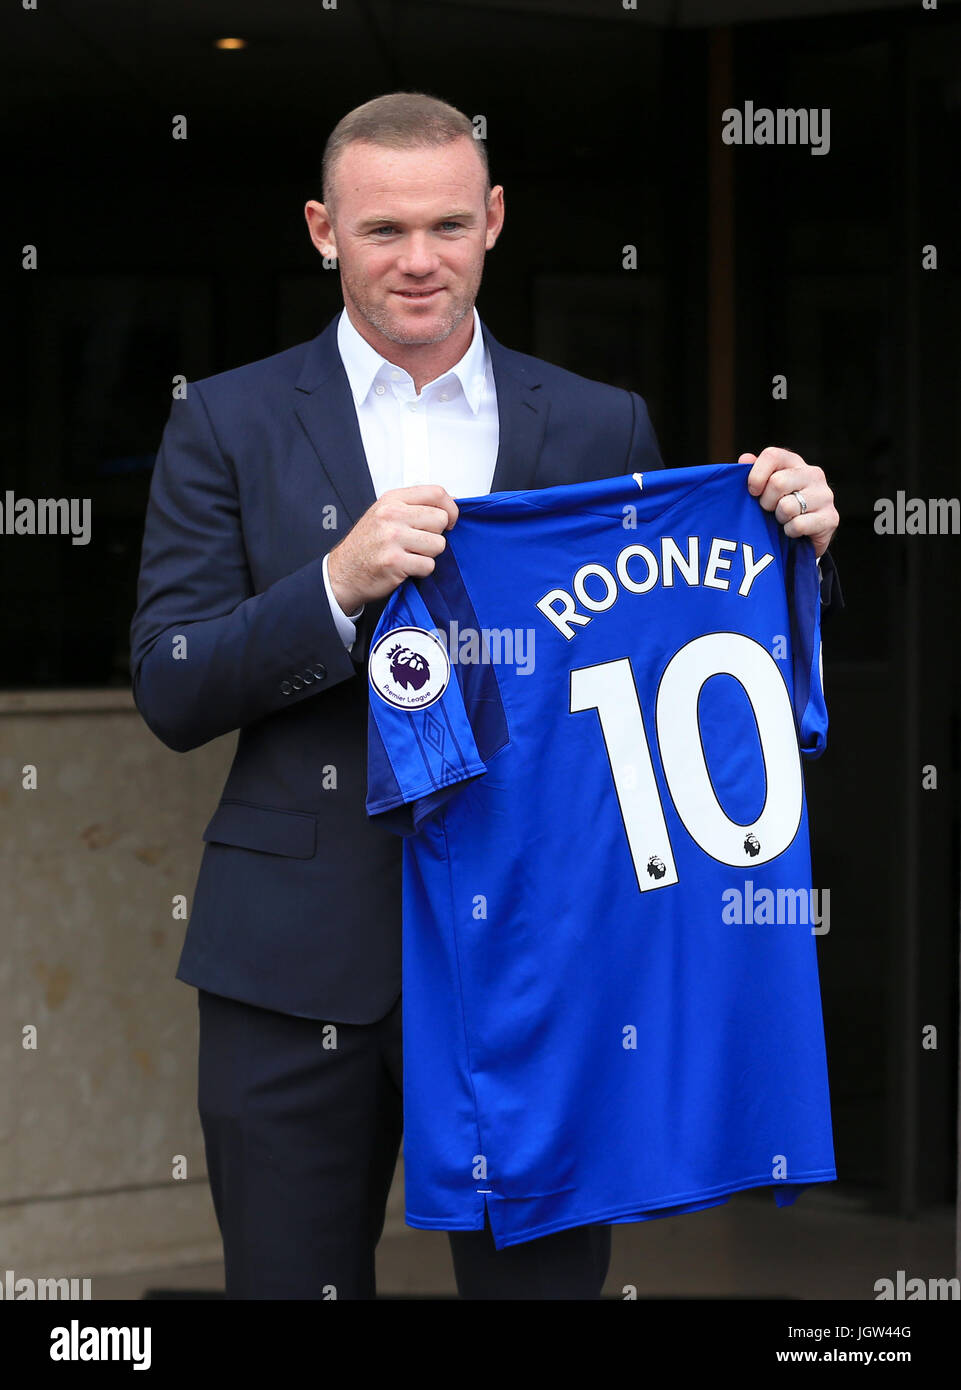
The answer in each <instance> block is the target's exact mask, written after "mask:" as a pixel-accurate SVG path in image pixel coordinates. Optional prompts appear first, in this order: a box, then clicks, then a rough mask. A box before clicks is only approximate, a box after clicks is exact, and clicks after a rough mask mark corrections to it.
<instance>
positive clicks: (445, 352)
mask: <svg viewBox="0 0 961 1390" xmlns="http://www.w3.org/2000/svg"><path fill="white" fill-rule="evenodd" d="M344 308H345V310H346V311H347V317H348V318H349V319H350V321H351V323H352V324H353V326H354V328H356V330H357V332H358V333H359V334H360V336H361V337H362V338H363V339H364V341H365V342H367V343H369V344H370V346H371V347H372V348H373V349H374V351H375V352H379V353H380V355H381V357H386V359H387V361H388V362H390V364H391V365H392V366H394V367H401V368H402V369H403V370H404V371H405V372H409V374H410V376H411V377H412V379H413V382H414V390H415V391H416V392H417V394H418V395H420V393H421V391H422V390H423V389H424V387H425V386H429V385H430V383H431V382H432V381H436V380H437V378H438V377H439V376H443V375H444V373H445V372H449V371H450V369H451V367H453V366H455V365H456V364H457V363H458V362H459V361H460V360H461V358H462V357H463V356H464V353H465V352H466V351H467V349H468V348H469V347H470V345H471V340H472V338H473V336H474V314H473V311H471V313H469V314H466V315H465V316H464V318H463V319H462V320H461V322H460V323H459V324H458V325H457V327H456V328H455V329H454V331H453V333H451V334H450V336H449V337H447V338H445V339H444V340H443V341H442V342H440V343H395V342H392V341H391V339H390V338H385V337H384V336H383V334H381V333H378V332H377V329H376V328H374V327H372V325H371V324H369V323H368V322H367V321H366V320H365V319H357V318H355V317H354V315H353V314H352V313H351V311H350V306H349V305H347V304H345V305H344Z"/></svg>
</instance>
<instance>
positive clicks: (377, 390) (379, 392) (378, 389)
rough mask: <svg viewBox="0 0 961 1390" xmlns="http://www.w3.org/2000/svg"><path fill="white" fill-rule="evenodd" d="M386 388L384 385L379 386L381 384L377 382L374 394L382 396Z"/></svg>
mask: <svg viewBox="0 0 961 1390" xmlns="http://www.w3.org/2000/svg"><path fill="white" fill-rule="evenodd" d="M386 390H387V387H386V386H381V385H379V384H378V385H377V386H375V387H374V394H375V395H377V396H382V395H383V394H384V392H385V391H386Z"/></svg>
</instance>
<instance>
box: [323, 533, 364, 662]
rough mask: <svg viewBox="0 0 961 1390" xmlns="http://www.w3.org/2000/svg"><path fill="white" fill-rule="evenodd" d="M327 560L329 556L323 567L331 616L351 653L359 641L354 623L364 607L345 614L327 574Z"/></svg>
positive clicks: (338, 633)
mask: <svg viewBox="0 0 961 1390" xmlns="http://www.w3.org/2000/svg"><path fill="white" fill-rule="evenodd" d="M327 559H328V556H326V555H325V556H324V562H323V565H322V570H323V575H324V590H325V592H326V594H327V602H328V603H329V604H330V614H331V617H332V618H333V620H334V627H335V628H336V629H337V635H338V636H339V637H340V640H341V641H342V642H343V644H344V646H345V647H346V648H347V650H348V651H350V649H351V647H352V646H353V645H354V642H355V641H356V640H357V629H356V627H355V626H354V623H355V622H356V621H357V619H358V618H359V617H360V615H361V613H363V611H364V605H363V604H361V606H360V607H359V608H358V609H357V612H356V613H350V614H348V613H345V612H344V610H343V609H342V608H341V606H340V604H339V603H338V602H337V599H336V598H335V597H334V591H333V589H332V588H331V584H330V575H329V574H328V573H327Z"/></svg>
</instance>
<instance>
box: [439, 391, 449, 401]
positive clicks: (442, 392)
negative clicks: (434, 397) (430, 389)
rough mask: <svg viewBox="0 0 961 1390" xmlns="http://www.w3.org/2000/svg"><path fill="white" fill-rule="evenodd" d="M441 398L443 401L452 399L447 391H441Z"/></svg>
mask: <svg viewBox="0 0 961 1390" xmlns="http://www.w3.org/2000/svg"><path fill="white" fill-rule="evenodd" d="M440 398H441V400H442V401H448V400H450V397H449V396H448V394H447V392H446V391H441V393H440Z"/></svg>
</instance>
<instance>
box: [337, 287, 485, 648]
mask: <svg viewBox="0 0 961 1390" xmlns="http://www.w3.org/2000/svg"><path fill="white" fill-rule="evenodd" d="M337 347H338V350H339V352H340V356H341V361H342V362H343V364H344V370H345V371H346V373H347V380H348V382H349V383H350V391H351V395H352V396H353V398H354V406H355V408H356V410H357V422H358V424H359V426H360V436H361V439H362V441H363V445H364V453H365V454H366V456H367V467H368V468H369V470H370V478H371V482H372V483H373V485H374V495H375V496H376V497H380V495H381V493H383V492H388V491H389V490H390V489H391V488H397V487H414V486H415V485H416V484H418V483H439V484H440V486H441V487H443V488H446V490H447V491H448V492H449V493H450V495H451V497H454V498H457V497H480V496H483V495H484V494H485V493H488V492H490V488H491V481H492V479H493V477H494V465H495V463H496V461H497V444H498V436H499V428H498V418H497V394H496V392H495V389H494V372H493V369H492V367H491V361H490V353H489V352H488V351H487V345H486V344H485V342H484V335H483V332H482V330H481V322H480V316H479V314H478V312H477V310H476V309H475V310H474V333H473V336H472V337H471V340H470V343H469V345H468V348H467V351H466V352H465V353H464V355H463V357H462V358H461V359H460V361H459V362H457V363H455V364H454V366H453V367H451V368H450V370H449V371H447V372H445V373H444V375H443V376H439V377H437V378H436V379H435V380H434V381H431V382H429V383H428V384H427V385H426V386H424V387H422V389H421V392H420V394H419V395H418V394H417V392H416V390H415V389H414V381H413V378H412V377H411V375H410V373H409V372H406V371H405V370H404V369H403V367H396V366H394V364H393V363H392V362H388V360H387V359H386V358H385V357H382V356H381V355H380V353H379V352H378V351H377V350H376V348H373V347H371V345H370V343H368V342H367V340H366V338H363V337H362V336H361V335H360V333H358V332H357V329H356V328H355V327H354V325H353V324H352V323H351V321H350V319H349V318H348V317H347V310H346V309H345V310H344V311H343V312H342V313H341V316H340V320H339V322H338V324H337ZM323 572H324V586H325V588H326V590H327V598H328V600H329V602H330V611H331V613H332V614H333V617H334V622H335V624H336V626H337V631H338V633H339V634H340V636H341V638H342V639H343V642H344V645H345V646H346V647H347V648H348V650H349V649H350V647H351V646H352V645H353V643H354V638H355V636H356V629H355V627H354V623H353V621H352V620H353V619H356V618H359V617H360V615H361V613H362V612H363V611H364V610H363V608H359V609H358V610H357V612H356V613H353V614H351V615H350V616H349V617H348V615H347V614H345V613H344V612H343V611H342V609H341V607H340V604H339V603H338V602H337V600H336V598H335V597H334V593H333V590H332V589H331V587H330V579H329V577H328V575H327V557H326V556H325V557H324V563H323Z"/></svg>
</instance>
